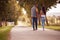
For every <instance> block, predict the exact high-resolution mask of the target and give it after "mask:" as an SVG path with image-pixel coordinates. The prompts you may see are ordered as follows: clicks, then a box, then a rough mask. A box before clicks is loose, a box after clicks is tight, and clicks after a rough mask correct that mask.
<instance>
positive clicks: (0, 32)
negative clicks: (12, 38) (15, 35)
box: [0, 26, 12, 40]
mask: <svg viewBox="0 0 60 40" xmlns="http://www.w3.org/2000/svg"><path fill="white" fill-rule="evenodd" d="M11 28H12V26H8V27H0V40H8V34H9V32H10V30H11Z"/></svg>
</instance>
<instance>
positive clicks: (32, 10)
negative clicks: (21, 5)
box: [31, 4, 46, 31]
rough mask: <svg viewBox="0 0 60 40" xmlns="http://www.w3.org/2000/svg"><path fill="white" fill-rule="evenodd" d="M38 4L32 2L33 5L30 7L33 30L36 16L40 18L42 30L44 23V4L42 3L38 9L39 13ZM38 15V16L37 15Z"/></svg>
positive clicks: (35, 25) (35, 28)
mask: <svg viewBox="0 0 60 40" xmlns="http://www.w3.org/2000/svg"><path fill="white" fill-rule="evenodd" d="M37 7H38V5H37V4H34V5H33V7H32V8H31V17H32V26H33V30H37V19H38V17H39V16H40V17H39V18H40V19H41V23H42V24H41V25H42V28H43V31H44V25H45V18H46V16H45V9H44V5H43V4H42V8H41V10H40V13H38V8H37ZM38 15H39V16H38Z"/></svg>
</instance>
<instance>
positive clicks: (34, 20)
mask: <svg viewBox="0 0 60 40" xmlns="http://www.w3.org/2000/svg"><path fill="white" fill-rule="evenodd" d="M36 8H37V4H34V5H33V7H32V8H31V17H32V25H33V30H37V10H36Z"/></svg>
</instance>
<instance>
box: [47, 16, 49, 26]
mask: <svg viewBox="0 0 60 40" xmlns="http://www.w3.org/2000/svg"><path fill="white" fill-rule="evenodd" d="M46 24H47V26H49V24H48V19H47V17H46Z"/></svg>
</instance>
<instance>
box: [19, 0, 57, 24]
mask: <svg viewBox="0 0 60 40" xmlns="http://www.w3.org/2000/svg"><path fill="white" fill-rule="evenodd" d="M19 1H20V5H21V6H22V7H25V9H26V10H27V12H28V16H29V17H30V15H31V12H30V10H31V7H32V5H33V4H34V2H36V3H37V4H39V5H40V6H39V7H40V8H39V10H40V9H41V4H42V3H44V5H45V7H46V11H47V10H48V8H51V6H54V7H55V5H56V3H57V0H19ZM26 5H27V6H26ZM46 23H47V24H48V21H47V18H46Z"/></svg>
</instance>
